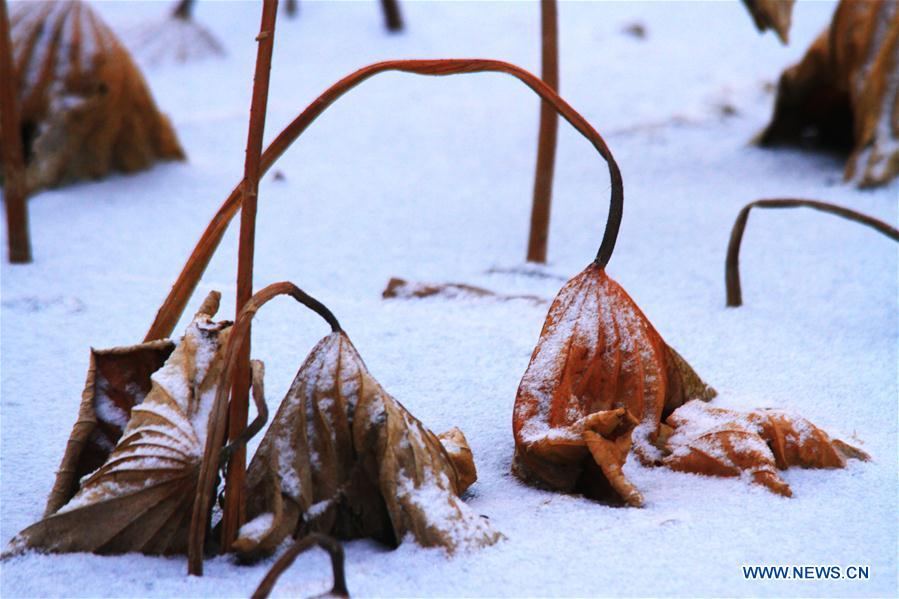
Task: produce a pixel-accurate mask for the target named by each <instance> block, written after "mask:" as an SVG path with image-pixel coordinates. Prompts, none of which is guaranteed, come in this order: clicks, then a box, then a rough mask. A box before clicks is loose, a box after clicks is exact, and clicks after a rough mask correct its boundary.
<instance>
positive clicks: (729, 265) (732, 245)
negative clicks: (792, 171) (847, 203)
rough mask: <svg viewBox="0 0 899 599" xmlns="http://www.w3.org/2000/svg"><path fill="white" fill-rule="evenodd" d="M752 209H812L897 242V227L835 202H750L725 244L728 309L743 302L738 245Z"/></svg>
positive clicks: (791, 200)
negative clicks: (832, 215) (870, 229)
mask: <svg viewBox="0 0 899 599" xmlns="http://www.w3.org/2000/svg"><path fill="white" fill-rule="evenodd" d="M753 208H812V209H814V210H820V211H821V212H828V213H830V214H835V215H837V216H840V217H842V218H845V219H848V220H851V221H854V222H857V223H860V224H862V225H865V226H868V227H871V228H872V229H874V230H876V231H878V232H880V233H882V234H884V235H886V236H887V237H889V238H890V239H892V240H893V241H899V230H897V229H895V228H893V227H891V226H890V225H888V224H887V223H885V222H883V221H881V220H878V219H876V218H873V217H870V216H867V215H865V214H862V213H860V212H856V211H855V210H850V209H849V208H843V207H842V206H837V205H836V204H830V203H827V202H819V201H817V200H797V199H769V200H756V201H755V202H750V203H749V204H746V205H745V206H744V207H743V209H742V210H740V213H739V214H738V215H737V220H735V221H734V226H733V229H731V232H730V242H728V244H727V258H725V261H724V283H725V287H726V289H727V305H728V307H731V308H736V307H738V306H742V305H743V293H742V289H741V287H740V244H741V243H742V241H743V232H744V231H745V230H746V222H747V221H748V220H749V211H750V210H752V209H753Z"/></svg>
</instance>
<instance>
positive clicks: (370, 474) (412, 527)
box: [233, 330, 501, 558]
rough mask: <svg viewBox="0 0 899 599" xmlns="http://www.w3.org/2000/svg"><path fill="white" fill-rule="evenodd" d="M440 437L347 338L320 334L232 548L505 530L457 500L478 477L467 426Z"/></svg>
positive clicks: (485, 535)
mask: <svg viewBox="0 0 899 599" xmlns="http://www.w3.org/2000/svg"><path fill="white" fill-rule="evenodd" d="M446 438H447V445H449V446H450V451H448V450H447V449H446V448H445V447H444V445H443V444H441V441H440V439H438V437H437V436H436V435H434V433H432V432H431V431H430V430H428V429H427V428H426V427H425V426H424V425H423V424H422V423H421V422H419V421H418V420H417V419H416V418H415V417H414V416H412V415H411V414H410V413H409V412H408V411H407V410H406V409H405V408H404V407H403V406H402V405H401V404H400V403H399V402H398V401H396V400H395V399H393V398H392V397H391V396H390V395H389V394H387V392H386V391H384V389H383V388H382V387H381V385H380V384H378V382H377V381H376V380H375V379H374V378H372V376H371V374H370V373H369V372H368V369H367V368H366V367H365V364H364V363H363V361H362V359H361V357H360V356H359V354H358V353H357V351H356V349H355V348H354V347H353V345H352V343H351V342H350V340H349V338H348V337H347V336H346V334H344V333H343V332H341V331H339V330H338V331H336V332H334V333H332V334H330V335H328V336H327V337H325V338H324V339H322V340H321V341H320V342H319V343H318V344H317V345H316V346H315V348H314V349H313V350H312V352H311V353H310V355H309V357H308V358H307V359H306V361H305V363H304V364H303V366H302V367H301V368H300V370H299V372H298V373H297V376H296V378H295V379H294V382H293V385H292V386H291V388H290V390H289V391H288V393H287V396H286V397H285V398H284V401H283V402H282V403H281V406H280V407H279V409H278V413H277V414H276V415H275V418H274V419H273V421H272V424H271V427H270V428H269V430H268V432H267V433H266V435H265V437H264V438H263V440H262V443H261V444H260V446H259V450H258V451H257V453H256V455H255V456H254V457H253V460H252V462H251V463H250V467H249V469H248V472H247V482H248V489H249V490H248V502H247V515H248V517H249V518H250V519H251V520H250V522H248V523H247V524H246V525H244V527H243V528H242V529H241V533H240V537H239V538H238V540H237V542H236V543H235V545H234V547H233V548H234V549H235V550H237V551H238V552H239V553H241V554H243V555H244V556H245V557H248V558H252V557H256V556H258V555H263V554H266V553H270V552H271V551H273V550H274V549H275V548H276V547H277V546H278V545H279V544H280V543H281V541H282V540H284V539H285V538H286V537H287V536H288V535H292V534H295V533H299V534H302V533H305V532H321V533H325V534H331V535H334V536H336V537H338V538H344V539H351V538H360V537H372V538H375V539H377V540H379V541H382V542H384V543H387V544H389V545H392V546H396V545H398V544H399V543H400V542H402V541H403V540H404V538H406V537H407V536H411V537H413V538H414V539H415V540H416V541H417V542H418V543H419V544H421V545H423V546H425V547H434V546H436V547H444V548H446V549H447V550H448V551H453V550H455V549H457V548H462V547H477V546H484V545H490V544H492V543H495V542H496V541H497V540H498V539H499V538H500V537H501V535H500V534H499V533H497V532H495V531H494V530H493V529H492V528H491V527H490V525H489V524H488V523H487V522H486V521H485V520H484V519H483V518H481V517H479V516H478V515H476V514H474V513H472V512H471V510H470V509H469V508H468V507H467V506H466V505H465V504H464V503H463V502H462V501H461V500H460V499H459V495H460V494H461V493H462V492H463V491H464V490H465V488H466V486H467V484H470V482H473V480H472V479H473V477H474V476H476V475H475V472H474V464H473V461H472V460H471V451H470V449H468V447H467V443H466V442H465V438H464V436H463V435H461V432H458V431H450V433H449V434H448V436H447V437H446Z"/></svg>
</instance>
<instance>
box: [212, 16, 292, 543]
mask: <svg viewBox="0 0 899 599" xmlns="http://www.w3.org/2000/svg"><path fill="white" fill-rule="evenodd" d="M277 16H278V0H265V1H264V3H263V5H262V22H261V24H260V26H259V35H258V36H256V41H258V42H259V46H258V48H257V52H256V72H255V75H254V77H253V99H252V103H251V104H250V126H249V132H248V133H247V153H246V161H245V163H244V178H243V190H242V198H241V207H240V241H239V244H240V245H239V247H238V257H237V315H239V314H240V313H241V310H243V307H244V304H246V303H247V301H248V300H249V299H250V296H252V295H253V257H254V253H255V252H254V251H255V245H256V202H257V196H258V191H259V175H260V166H259V162H260V160H261V157H262V136H263V134H264V132H265V112H266V107H267V104H268V86H269V76H270V74H271V67H272V51H273V49H274V46H275V20H276V18H277ZM238 353H239V359H238V361H237V366H236V372H235V374H234V388H233V390H232V395H231V409H230V411H229V414H228V438H229V439H231V440H234V439H236V438H237V437H238V435H240V433H241V431H243V430H244V429H245V428H246V426H247V415H248V413H249V403H250V402H249V399H250V375H251V372H250V335H249V334H247V337H246V341H245V342H244V343H243V344H242V345H241V347H240V349H239V352H238ZM246 453H247V450H246V448H245V447H240V448H239V449H237V450H236V451H235V452H234V454H233V455H232V456H231V458H230V460H229V461H228V473H227V476H226V479H225V506H224V514H223V516H222V550H223V551H226V550H227V548H228V547H230V546H231V543H233V542H234V540H235V539H236V538H237V532H238V530H240V526H241V525H242V524H243V521H244V516H245V513H244V512H245V503H246V502H245V498H244V493H243V487H244V478H245V476H246Z"/></svg>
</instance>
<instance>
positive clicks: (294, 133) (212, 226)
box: [145, 58, 624, 341]
mask: <svg viewBox="0 0 899 599" xmlns="http://www.w3.org/2000/svg"><path fill="white" fill-rule="evenodd" d="M388 71H399V72H403V73H413V74H417V75H433V76H445V75H457V74H465V73H481V72H495V73H506V74H508V75H512V76H513V77H516V78H517V79H519V80H520V81H521V82H523V83H524V84H525V85H527V86H528V87H529V88H531V90H532V91H533V92H535V93H536V94H537V95H539V96H540V97H541V98H542V99H543V100H546V101H547V102H549V103H550V104H551V105H552V106H553V108H554V109H555V110H556V111H557V112H558V113H559V114H560V115H562V117H563V118H564V119H565V120H566V121H568V122H569V123H570V124H571V125H572V126H573V127H574V128H575V129H576V130H577V131H578V132H579V133H580V134H581V135H583V136H584V137H586V138H587V139H588V140H589V141H590V143H591V144H593V147H594V148H596V150H597V151H598V152H599V154H600V155H601V156H602V157H603V158H604V159H605V160H606V162H607V163H608V167H609V177H610V180H611V184H612V191H611V206H610V208H609V216H608V220H607V222H606V226H605V231H604V233H603V239H602V244H601V245H600V247H599V251H598V252H597V254H596V259H595V262H596V264H598V265H599V266H600V267H605V265H606V264H607V263H608V261H609V258H611V256H612V250H613V249H614V248H615V241H616V239H617V238H618V230H619V228H620V226H621V216H622V211H623V208H624V185H623V182H622V179H621V170H620V169H619V168H618V163H617V162H615V158H614V157H613V156H612V152H611V151H610V150H609V148H608V146H607V145H606V142H605V141H604V140H603V138H602V136H601V135H600V134H599V133H598V132H597V131H596V130H595V129H594V128H593V126H592V125H590V123H589V122H587V120H586V119H585V118H584V117H582V116H581V115H580V114H579V113H578V112H577V111H575V110H574V109H573V108H572V107H571V106H570V105H569V104H568V103H567V102H566V101H565V100H563V99H562V98H561V97H560V96H559V95H558V94H557V93H556V92H555V91H554V90H553V89H552V88H550V87H549V86H548V85H546V84H545V83H543V82H542V81H541V80H540V79H539V78H537V77H536V76H535V75H533V74H531V73H529V72H528V71H525V70H524V69H522V68H520V67H517V66H515V65H513V64H509V63H507V62H503V61H499V60H485V59H476V58H475V59H466V58H447V59H438V60H390V61H386V62H379V63H375V64H372V65H369V66H367V67H363V68H361V69H359V70H358V71H356V72H354V73H351V74H350V75H348V76H347V77H344V78H343V79H341V80H340V81H338V82H337V83H335V84H334V85H332V86H331V87H330V88H328V89H327V90H326V91H325V92H324V93H323V94H321V95H320V96H319V97H318V98H317V99H316V100H314V101H313V102H312V103H311V104H310V105H309V106H308V107H306V109H305V110H303V112H301V113H300V114H299V115H298V116H297V117H296V118H295V119H294V120H293V121H292V122H291V123H290V124H289V125H287V127H285V128H284V129H283V130H282V131H281V132H280V133H279V134H278V136H277V137H276V138H275V139H274V141H272V143H271V144H270V145H269V146H268V148H266V150H265V152H264V153H263V154H262V161H261V163H260V169H261V172H262V173H264V172H266V171H267V170H268V169H269V168H271V166H272V165H273V164H274V163H275V162H276V161H277V160H278V158H279V157H280V156H281V155H282V154H283V153H284V152H285V151H286V150H287V148H289V147H290V146H291V144H293V142H295V141H296V140H297V138H298V137H299V136H300V135H302V133H303V132H304V131H305V130H306V129H307V128H308V127H309V125H311V124H312V122H313V121H314V120H315V119H316V118H317V117H318V116H319V115H320V114H321V113H323V112H324V111H325V110H327V108H328V107H329V106H330V105H331V104H333V103H334V102H335V101H337V99H338V98H340V97H341V96H342V95H343V94H345V93H347V92H348V91H349V90H350V89H352V88H353V87H355V86H357V85H359V84H360V83H362V82H363V81H365V80H366V79H368V78H370V77H373V76H374V75H377V74H379V73H384V72H388ZM240 191H241V188H240V186H238V187H236V188H235V189H234V190H233V191H232V192H231V195H229V196H228V198H227V199H226V200H225V202H224V203H223V204H222V205H221V206H220V207H219V209H218V212H216V214H215V216H213V218H212V220H211V221H210V223H209V225H207V227H206V230H205V231H204V232H203V235H202V236H201V237H200V241H199V242H198V243H197V245H196V247H195V248H194V250H193V252H192V253H191V255H190V257H189V258H188V259H187V263H186V264H185V265H184V268H183V269H182V270H181V274H180V275H178V279H177V281H175V284H174V285H173V286H172V289H171V291H170V292H169V294H168V297H166V299H165V301H164V302H163V304H162V306H161V307H160V308H159V311H158V312H157V313H156V319H155V320H154V321H153V324H152V325H151V326H150V330H149V331H148V332H147V335H146V337H145V340H147V341H150V340H153V339H161V338H164V337H168V336H169V335H170V334H171V332H172V330H173V329H174V328H175V325H176V324H177V322H178V319H179V318H181V314H182V313H183V311H184V307H185V306H186V305H187V302H188V300H189V299H190V296H191V295H192V294H193V292H194V289H195V288H196V286H197V283H198V282H199V280H200V277H202V276H203V272H204V271H205V270H206V266H207V265H208V264H209V260H210V259H211V258H212V255H213V254H214V253H215V250H216V248H217V247H218V244H219V242H220V241H221V239H222V236H223V235H224V234H225V231H226V230H227V228H228V223H229V222H230V221H231V218H233V216H234V214H235V212H236V211H237V208H238V206H239V205H240Z"/></svg>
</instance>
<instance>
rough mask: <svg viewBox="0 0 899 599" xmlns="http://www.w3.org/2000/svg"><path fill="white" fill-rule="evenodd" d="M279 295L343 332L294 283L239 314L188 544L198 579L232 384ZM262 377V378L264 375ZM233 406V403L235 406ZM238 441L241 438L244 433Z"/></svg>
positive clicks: (270, 290)
mask: <svg viewBox="0 0 899 599" xmlns="http://www.w3.org/2000/svg"><path fill="white" fill-rule="evenodd" d="M279 295H289V296H290V297H292V298H294V299H295V300H296V301H298V302H299V303H301V304H303V305H304V306H306V307H307V308H309V309H310V310H312V311H313V312H315V313H316V314H318V315H319V316H321V317H322V318H323V319H324V320H325V322H327V323H328V324H329V325H330V326H331V331H332V332H339V331H340V330H341V328H340V323H339V322H338V321H337V318H336V317H335V316H334V314H333V313H332V312H331V311H330V310H329V309H328V308H327V306H325V305H324V304H322V303H321V302H320V301H318V300H317V299H315V298H314V297H312V296H310V295H309V294H307V293H306V292H304V291H303V290H302V289H300V288H299V287H297V286H296V285H294V284H293V283H289V282H286V281H285V282H281V283H274V284H272V285H269V286H268V287H265V288H264V289H261V290H260V291H258V292H257V293H256V294H255V295H254V296H252V297H251V298H250V299H249V300H248V301H247V302H246V305H245V306H244V308H243V309H242V310H241V311H240V314H238V316H237V319H236V320H235V321H234V325H233V326H232V328H231V335H230V337H229V339H228V344H227V345H226V346H225V350H224V356H225V362H224V366H223V367H222V371H221V373H220V374H219V380H218V385H217V387H216V391H215V399H214V400H213V404H212V408H211V414H210V419H209V423H210V424H209V430H208V432H207V433H206V446H205V448H204V450H203V460H202V461H201V462H200V473H199V475H198V482H197V494H196V497H195V498H194V505H193V512H192V514H191V520H190V532H189V536H188V541H187V560H188V572H189V573H190V574H192V575H194V576H202V575H203V548H204V546H205V544H206V528H207V525H208V522H209V515H210V510H211V509H212V497H213V495H214V493H215V479H216V472H217V471H218V467H219V464H220V463H221V459H222V457H221V456H222V452H223V451H224V450H223V448H222V445H223V444H224V442H225V423H226V422H227V421H228V418H229V415H228V395H229V393H230V392H231V390H232V389H233V386H232V382H233V379H234V376H235V374H236V372H237V368H238V366H239V365H240V364H241V362H242V357H243V356H242V348H243V347H244V346H248V345H249V338H250V322H251V321H252V320H253V317H254V316H255V315H256V312H258V311H259V309H260V308H261V307H262V306H264V305H265V304H266V303H268V302H269V301H271V300H272V299H274V298H276V297H278V296H279ZM259 374H260V376H261V373H259ZM260 382H261V380H260ZM256 391H258V392H259V393H260V394H261V393H262V385H261V384H260V385H259V386H258V387H256V388H255V389H254V393H255V392H256ZM233 404H234V402H233V400H232V402H231V405H233ZM259 428H260V429H261V428H262V426H261V425H260V426H259ZM241 432H242V431H241ZM236 437H240V433H239V434H238V435H236ZM240 449H241V450H243V449H244V448H243V447H241V448H240ZM234 455H236V451H235V453H231V454H230V455H229V456H228V457H229V464H230V459H233V457H234ZM232 492H233V488H228V487H227V486H226V488H225V505H227V503H228V493H232ZM229 547H230V544H229V545H226V546H224V547H222V550H223V551H227V550H228V548H229Z"/></svg>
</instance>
